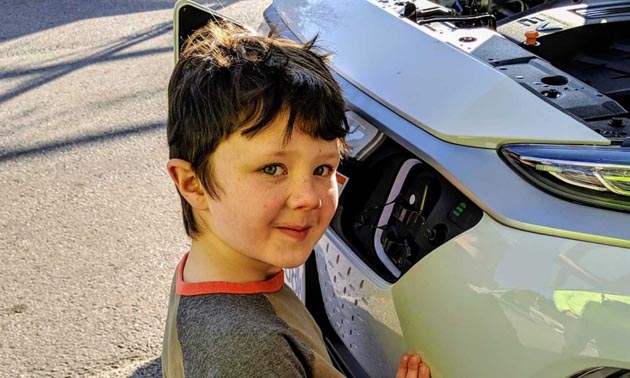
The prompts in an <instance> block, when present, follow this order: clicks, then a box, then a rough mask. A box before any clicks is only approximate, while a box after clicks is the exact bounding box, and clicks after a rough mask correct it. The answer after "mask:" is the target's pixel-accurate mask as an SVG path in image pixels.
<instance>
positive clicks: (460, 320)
mask: <svg viewBox="0 0 630 378" xmlns="http://www.w3.org/2000/svg"><path fill="white" fill-rule="evenodd" d="M214 18H221V16H220V15H217V14H216V13H213V12H211V11H209V10H208V9H206V8H204V7H202V6H199V5H197V4H194V3H192V2H189V1H183V2H179V3H178V5H177V6H176V10H175V34H176V35H175V43H176V46H177V47H179V46H180V45H181V42H182V41H183V40H185V38H186V37H187V36H188V35H189V34H190V33H191V31H192V30H194V29H196V28H198V27H200V26H201V25H203V24H205V23H206V22H207V21H208V20H209V19H214ZM265 18H266V20H267V22H268V24H270V25H271V24H273V25H275V26H276V28H277V30H279V31H280V32H281V33H282V34H283V35H284V36H286V37H288V38H293V39H297V40H300V41H306V40H309V39H310V38H312V37H313V36H315V35H316V34H318V35H319V44H320V45H322V46H323V47H324V48H326V49H327V50H328V51H330V52H331V53H332V67H333V70H334V72H335V74H336V78H337V79H338V80H339V82H340V84H341V86H342V88H343V91H344V95H345V98H346V101H347V104H348V113H347V116H348V120H349V121H350V124H351V127H352V131H351V133H350V135H349V136H348V141H349V144H350V146H351V151H350V153H349V154H348V156H347V157H346V158H345V159H344V161H343V163H342V165H341V167H340V170H339V171H340V174H339V176H338V182H339V189H340V198H339V209H338V211H337V213H336V215H335V217H334V220H333V222H332V224H331V227H330V228H329V230H328V231H327V232H326V234H325V236H324V237H323V239H322V240H321V241H320V242H319V243H318V244H317V246H316V248H315V253H314V255H313V257H312V258H311V259H309V261H308V262H307V264H306V265H305V266H304V267H301V268H299V269H294V270H290V271H287V272H286V275H287V281H288V282H289V283H290V284H291V285H292V287H293V288H294V290H295V291H296V292H297V293H298V295H300V296H301V298H303V300H305V302H306V304H307V307H309V309H310V310H311V311H312V312H313V314H314V315H315V317H316V319H317V320H318V322H319V323H320V325H321V327H322V329H323V331H324V333H325V337H326V341H327V343H328V346H329V351H330V353H331V356H333V359H334V360H335V362H336V363H337V366H338V367H339V368H340V369H342V370H343V371H344V372H345V373H346V375H347V376H349V377H352V376H355V377H367V376H369V377H390V376H393V374H394V371H395V366H396V363H397V360H398V358H399V356H400V354H401V353H402V352H405V351H418V352H421V353H422V356H423V358H424V359H425V360H426V361H427V362H428V363H429V365H430V366H431V370H432V374H433V377H434V378H440V377H455V378H460V377H465V378H469V377H472V378H477V377H479V378H482V377H483V378H488V377H575V378H577V377H584V378H601V377H609V378H613V377H617V378H619V377H624V378H628V377H630V370H629V369H630V137H629V136H630V118H629V115H628V110H627V109H630V2H628V1H593V0H570V1H562V0H560V1H556V0H550V1H544V0H494V1H492V0H480V1H478V0H470V1H469V2H467V1H466V0H455V1H454V2H453V1H451V0H440V3H432V2H429V1H427V0H416V1H415V2H414V1H406V2H394V1H388V0H383V1H380V0H374V1H369V0H342V1H340V0H274V2H273V5H272V6H271V7H270V8H268V9H267V11H266V12H265ZM526 33H527V34H526ZM176 50H177V49H176Z"/></svg>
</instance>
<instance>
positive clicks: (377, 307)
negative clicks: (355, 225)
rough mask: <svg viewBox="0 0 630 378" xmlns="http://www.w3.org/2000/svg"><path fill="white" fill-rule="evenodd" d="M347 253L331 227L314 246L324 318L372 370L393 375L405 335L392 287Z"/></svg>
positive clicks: (375, 374) (370, 371) (361, 362)
mask: <svg viewBox="0 0 630 378" xmlns="http://www.w3.org/2000/svg"><path fill="white" fill-rule="evenodd" d="M349 253H353V252H352V251H350V250H349V249H348V248H347V247H346V246H345V245H344V244H343V243H342V242H341V241H340V240H338V239H337V238H336V237H335V236H334V235H333V234H332V233H331V232H328V233H327V234H326V235H325V236H324V237H323V238H322V240H320V242H319V243H318V244H317V245H316V246H315V254H316V260H317V271H318V275H319V283H320V286H321V290H322V296H323V298H322V299H323V301H324V306H325V309H326V314H327V315H328V320H329V321H330V323H331V324H332V326H333V328H334V329H335V331H336V333H337V335H338V336H339V337H340V338H341V340H342V341H343V343H344V344H345V345H346V347H348V349H349V350H350V352H351V353H352V354H353V355H354V357H355V358H356V359H357V360H358V362H359V363H360V364H361V365H362V367H363V368H364V369H365V371H366V372H367V373H368V374H370V376H372V377H387V376H393V375H394V374H395V367H396V363H397V360H398V358H399V356H400V354H401V353H402V352H403V349H404V341H403V339H402V333H401V330H400V324H399V322H398V318H397V316H396V311H395V309H394V305H393V301H392V299H391V291H390V289H389V286H386V285H384V283H383V282H381V283H379V284H380V286H381V287H379V286H377V285H376V284H375V283H374V282H373V281H372V280H371V279H370V278H371V277H370V278H368V277H369V276H372V275H370V274H369V272H366V270H365V269H367V267H366V266H365V265H363V264H362V263H361V262H360V261H359V260H358V258H356V257H354V256H349V255H348V254H349ZM352 257H354V258H352ZM366 273H367V274H366Z"/></svg>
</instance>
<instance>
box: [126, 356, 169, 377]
mask: <svg viewBox="0 0 630 378" xmlns="http://www.w3.org/2000/svg"><path fill="white" fill-rule="evenodd" d="M161 377H162V359H161V358H160V357H158V358H156V359H155V360H153V361H150V362H148V363H146V364H144V365H143V366H141V367H139V368H138V369H137V370H136V371H134V372H133V374H131V375H130V376H129V378H161Z"/></svg>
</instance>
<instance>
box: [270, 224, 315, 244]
mask: <svg viewBox="0 0 630 378" xmlns="http://www.w3.org/2000/svg"><path fill="white" fill-rule="evenodd" d="M277 228H278V230H280V231H281V232H282V233H284V234H285V235H288V236H290V237H291V238H293V239H296V240H298V241H302V240H304V239H306V236H308V231H309V230H310V229H311V227H310V226H305V227H301V226H283V227H277Z"/></svg>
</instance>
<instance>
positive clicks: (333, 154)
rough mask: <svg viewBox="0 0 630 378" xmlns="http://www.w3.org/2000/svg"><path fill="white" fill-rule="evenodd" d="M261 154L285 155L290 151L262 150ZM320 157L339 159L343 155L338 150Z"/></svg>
mask: <svg viewBox="0 0 630 378" xmlns="http://www.w3.org/2000/svg"><path fill="white" fill-rule="evenodd" d="M261 155H263V156H265V157H284V156H286V155H288V153H287V152H286V151H274V152H268V153H267V152H265V151H262V152H261ZM318 157H322V158H324V159H337V158H340V157H341V154H340V153H338V152H328V153H325V154H322V155H318Z"/></svg>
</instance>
